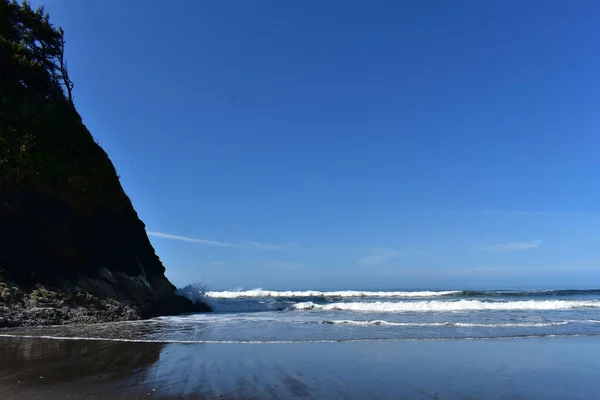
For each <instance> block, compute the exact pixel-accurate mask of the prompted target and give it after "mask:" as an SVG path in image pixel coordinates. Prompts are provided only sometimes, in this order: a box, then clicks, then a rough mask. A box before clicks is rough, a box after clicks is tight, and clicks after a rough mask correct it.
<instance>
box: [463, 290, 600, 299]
mask: <svg viewBox="0 0 600 400" xmlns="http://www.w3.org/2000/svg"><path fill="white" fill-rule="evenodd" d="M453 295H455V296H464V297H507V296H509V297H553V296H586V295H600V290H597V289H590V290H569V289H563V290H492V291H473V290H462V291H459V292H457V293H454V294H453Z"/></svg>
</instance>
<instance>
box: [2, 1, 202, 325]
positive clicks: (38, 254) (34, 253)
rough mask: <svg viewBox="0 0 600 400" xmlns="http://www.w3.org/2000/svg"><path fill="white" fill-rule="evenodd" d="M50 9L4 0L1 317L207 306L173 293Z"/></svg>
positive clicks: (8, 321) (88, 316)
mask: <svg viewBox="0 0 600 400" xmlns="http://www.w3.org/2000/svg"><path fill="white" fill-rule="evenodd" d="M72 89H73V83H72V82H71V81H70V79H69V77H68V72H67V70H66V62H65V59H64V40H63V32H62V30H61V29H56V28H55V27H53V26H52V25H51V24H50V22H49V18H48V16H47V14H45V13H44V11H43V10H42V9H38V10H32V9H31V8H30V7H29V6H28V5H27V4H19V3H17V2H15V1H9V0H0V326H16V325H32V324H62V323H90V322H102V321H117V320H128V319H139V318H147V317H153V316H157V315H165V314H176V313H183V312H191V311H206V310H207V309H208V308H207V307H206V306H204V305H201V304H192V302H191V301H189V300H188V299H185V298H183V297H180V296H177V295H175V287H174V286H173V285H172V284H171V283H170V282H169V281H168V280H167V278H166V277H165V275H164V272H165V268H164V266H163V265H162V263H161V261H160V260H159V258H158V257H157V256H156V254H155V252H154V249H153V248H152V245H151V244H150V241H149V240H148V237H147V235H146V231H145V227H144V224H143V223H142V221H140V219H139V218H138V215H137V213H136V212H135V210H134V208H133V206H132V204H131V201H130V200H129V198H128V197H127V196H126V194H125V193H124V191H123V188H122V187H121V184H120V182H119V179H118V176H117V174H116V171H115V169H114V167H113V164H112V163H111V161H110V159H109V158H108V156H107V155H106V153H105V152H104V151H103V150H102V148H101V147H100V146H99V145H98V144H97V143H96V142H95V140H94V139H93V137H92V135H91V134H90V132H89V131H88V130H87V128H86V127H85V125H84V124H83V122H82V120H81V118H80V116H79V114H78V113H77V111H76V109H75V106H74V104H73V100H72V93H71V92H72Z"/></svg>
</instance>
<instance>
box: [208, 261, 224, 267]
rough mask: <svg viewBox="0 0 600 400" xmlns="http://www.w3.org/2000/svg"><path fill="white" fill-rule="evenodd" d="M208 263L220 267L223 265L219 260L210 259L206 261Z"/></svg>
mask: <svg viewBox="0 0 600 400" xmlns="http://www.w3.org/2000/svg"><path fill="white" fill-rule="evenodd" d="M208 265H210V266H211V267H221V266H223V263H222V262H221V261H211V262H209V263H208Z"/></svg>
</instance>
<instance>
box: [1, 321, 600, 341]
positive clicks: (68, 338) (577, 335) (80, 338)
mask: <svg viewBox="0 0 600 400" xmlns="http://www.w3.org/2000/svg"><path fill="white" fill-rule="evenodd" d="M59 326H60V325H59ZM0 332H2V331H0ZM580 337H581V338H594V337H597V338H600V333H573V334H551V333H549V334H539V335H514V336H486V337H477V336H473V337H438V338H427V337H425V338H387V339H369V338H366V339H307V340H175V339H164V340H160V339H124V338H123V339H122V338H102V337H85V336H50V335H20V334H5V333H0V339H2V338H15V339H19V338H21V339H40V340H63V341H87V342H117V343H132V344H135V343H157V344H210V345H238V344H239V345H288V344H310V343H332V344H333V343H383V342H437V341H441V342H443V341H463V340H464V341H488V340H491V341H493V340H525V339H551V338H580Z"/></svg>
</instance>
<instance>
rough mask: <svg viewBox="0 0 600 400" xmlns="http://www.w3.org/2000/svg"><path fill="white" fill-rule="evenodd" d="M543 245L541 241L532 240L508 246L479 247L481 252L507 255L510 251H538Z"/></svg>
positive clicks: (508, 244)
mask: <svg viewBox="0 0 600 400" xmlns="http://www.w3.org/2000/svg"><path fill="white" fill-rule="evenodd" d="M541 245H542V241H541V240H532V241H531V242H511V243H506V244H496V245H492V246H483V247H479V250H481V251H489V252H493V253H506V252H508V251H523V250H533V249H537V248H538V247H540V246H541Z"/></svg>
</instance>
